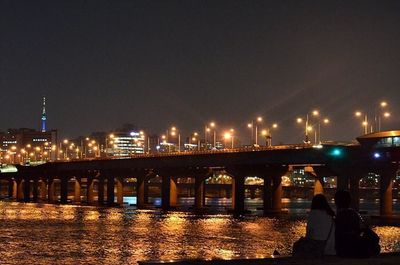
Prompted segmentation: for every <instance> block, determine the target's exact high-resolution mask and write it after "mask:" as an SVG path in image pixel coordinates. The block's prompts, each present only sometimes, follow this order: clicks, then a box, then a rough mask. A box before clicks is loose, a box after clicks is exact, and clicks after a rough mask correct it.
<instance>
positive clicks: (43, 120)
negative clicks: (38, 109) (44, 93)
mask: <svg viewBox="0 0 400 265" xmlns="http://www.w3.org/2000/svg"><path fill="white" fill-rule="evenodd" d="M46 119H47V118H46V97H43V109H42V132H46Z"/></svg>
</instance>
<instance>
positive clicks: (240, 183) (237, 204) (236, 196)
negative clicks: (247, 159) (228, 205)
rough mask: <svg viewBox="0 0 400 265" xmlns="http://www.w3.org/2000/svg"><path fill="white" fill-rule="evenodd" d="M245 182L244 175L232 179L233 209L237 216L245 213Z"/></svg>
mask: <svg viewBox="0 0 400 265" xmlns="http://www.w3.org/2000/svg"><path fill="white" fill-rule="evenodd" d="M244 180H245V176H244V175H242V174H240V175H235V178H233V179H232V208H233V211H234V213H235V214H242V213H244Z"/></svg>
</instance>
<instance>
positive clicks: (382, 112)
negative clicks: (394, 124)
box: [354, 101, 391, 134]
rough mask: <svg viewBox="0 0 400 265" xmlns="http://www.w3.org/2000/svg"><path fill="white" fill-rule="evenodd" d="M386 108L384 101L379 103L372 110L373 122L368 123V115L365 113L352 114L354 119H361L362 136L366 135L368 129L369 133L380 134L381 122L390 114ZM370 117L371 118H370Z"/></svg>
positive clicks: (386, 104)
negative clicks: (375, 132)
mask: <svg viewBox="0 0 400 265" xmlns="http://www.w3.org/2000/svg"><path fill="white" fill-rule="evenodd" d="M387 108H388V103H387V102H386V101H382V102H380V103H379V106H377V107H376V108H375V109H374V113H373V118H374V120H373V122H370V121H369V120H368V113H367V112H362V111H356V112H355V113H354V115H355V117H357V118H362V119H363V121H362V123H361V124H362V126H363V128H364V134H367V133H368V129H369V132H370V133H373V132H374V131H377V132H380V131H381V127H382V120H383V119H387V118H389V117H390V115H391V114H390V112H389V111H387ZM370 117H371V116H370Z"/></svg>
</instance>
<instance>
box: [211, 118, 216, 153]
mask: <svg viewBox="0 0 400 265" xmlns="http://www.w3.org/2000/svg"><path fill="white" fill-rule="evenodd" d="M210 128H212V129H213V148H216V142H217V136H216V130H215V128H216V124H215V122H210Z"/></svg>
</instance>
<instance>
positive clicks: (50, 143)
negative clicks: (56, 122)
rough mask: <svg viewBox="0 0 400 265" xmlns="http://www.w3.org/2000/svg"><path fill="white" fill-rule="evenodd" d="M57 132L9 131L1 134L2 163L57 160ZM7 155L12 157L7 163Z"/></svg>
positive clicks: (25, 129)
mask: <svg viewBox="0 0 400 265" xmlns="http://www.w3.org/2000/svg"><path fill="white" fill-rule="evenodd" d="M56 143H57V131H56V130H51V131H46V132H41V131H36V130H34V129H27V128H21V129H9V130H8V131H7V132H4V133H0V148H1V158H2V163H26V162H32V161H48V160H55V159H56V150H55V145H56ZM7 154H8V155H9V156H11V157H12V159H11V158H10V159H8V161H5V158H6V157H7Z"/></svg>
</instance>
